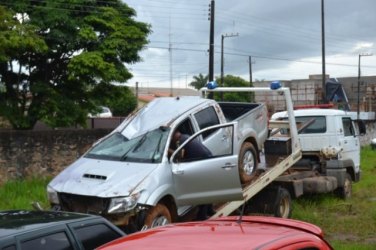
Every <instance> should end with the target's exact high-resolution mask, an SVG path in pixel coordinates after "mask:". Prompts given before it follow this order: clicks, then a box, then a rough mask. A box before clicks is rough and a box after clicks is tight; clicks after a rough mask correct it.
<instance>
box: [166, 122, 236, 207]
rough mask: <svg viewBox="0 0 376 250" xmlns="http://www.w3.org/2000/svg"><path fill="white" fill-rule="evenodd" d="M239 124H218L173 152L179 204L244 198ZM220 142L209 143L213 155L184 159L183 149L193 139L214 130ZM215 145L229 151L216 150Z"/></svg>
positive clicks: (173, 168) (174, 176)
mask: <svg viewBox="0 0 376 250" xmlns="http://www.w3.org/2000/svg"><path fill="white" fill-rule="evenodd" d="M235 129H236V123H228V124H222V125H215V126H211V127H208V128H205V129H203V130H201V131H199V132H197V133H195V134H194V135H193V136H191V137H190V138H188V139H187V140H186V141H185V142H184V143H183V144H182V145H181V146H180V147H179V148H178V149H177V150H176V151H175V152H174V154H173V155H172V173H173V174H172V175H173V181H174V187H175V193H176V197H177V205H197V204H208V203H213V202H222V201H229V200H239V199H242V188H241V184H240V179H239V172H238V155H237V152H235V148H234V146H235V145H237V144H236V143H235V140H236V137H235V131H236V130H235ZM213 131H215V133H213V135H212V136H218V137H219V138H220V140H221V143H220V144H217V145H209V146H207V148H208V149H209V150H210V151H211V152H212V154H213V155H212V157H209V158H205V159H194V160H192V159H184V157H182V158H181V156H182V152H184V150H185V149H186V148H187V145H188V144H189V143H190V142H192V141H193V140H199V139H200V138H202V134H203V133H208V132H213ZM214 147H223V148H225V150H221V152H225V153H220V154H219V153H215V152H218V150H215V148H214Z"/></svg>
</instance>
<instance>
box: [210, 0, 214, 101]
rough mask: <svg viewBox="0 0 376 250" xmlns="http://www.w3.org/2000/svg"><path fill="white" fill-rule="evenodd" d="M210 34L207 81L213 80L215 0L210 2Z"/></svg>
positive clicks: (211, 95) (211, 96) (211, 94)
mask: <svg viewBox="0 0 376 250" xmlns="http://www.w3.org/2000/svg"><path fill="white" fill-rule="evenodd" d="M209 10H210V14H209V20H210V36H209V82H211V81H213V80H214V13H215V2H214V0H211V3H210V9H209ZM209 98H211V99H212V98H213V92H210V94H209Z"/></svg>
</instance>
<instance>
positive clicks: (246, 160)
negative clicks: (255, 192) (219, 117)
mask: <svg viewBox="0 0 376 250" xmlns="http://www.w3.org/2000/svg"><path fill="white" fill-rule="evenodd" d="M257 163H258V162H257V154H256V149H255V147H254V146H253V145H252V143H250V142H245V143H243V145H242V147H241V149H240V153H239V162H238V168H239V177H240V181H241V183H242V184H245V183H248V182H250V181H251V180H252V178H253V177H254V176H253V175H252V174H254V173H255V171H256V169H257Z"/></svg>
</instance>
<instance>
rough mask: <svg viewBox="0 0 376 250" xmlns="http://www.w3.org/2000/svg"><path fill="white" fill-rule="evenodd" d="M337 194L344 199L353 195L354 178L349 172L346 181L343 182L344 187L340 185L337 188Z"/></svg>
mask: <svg viewBox="0 0 376 250" xmlns="http://www.w3.org/2000/svg"><path fill="white" fill-rule="evenodd" d="M336 194H337V195H338V196H339V197H340V198H342V199H344V200H346V199H349V198H350V197H351V195H352V179H351V176H350V175H349V174H346V177H345V183H344V184H343V187H339V188H338V189H337V190H336Z"/></svg>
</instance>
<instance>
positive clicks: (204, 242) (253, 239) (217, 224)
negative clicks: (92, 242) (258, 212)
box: [100, 216, 330, 250]
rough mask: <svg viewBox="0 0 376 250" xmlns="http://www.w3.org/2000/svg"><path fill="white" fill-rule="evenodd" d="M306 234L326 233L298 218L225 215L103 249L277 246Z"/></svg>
mask: <svg viewBox="0 0 376 250" xmlns="http://www.w3.org/2000/svg"><path fill="white" fill-rule="evenodd" d="M304 237H306V238H307V239H309V238H314V239H317V240H319V241H320V239H322V237H323V233H322V230H321V229H320V228H319V227H317V226H314V225H312V224H308V223H305V222H301V221H295V220H288V219H281V218H274V217H258V216H245V217H243V218H242V221H241V222H239V221H238V217H226V218H219V219H213V220H207V221H200V222H188V223H179V224H171V225H167V226H164V227H159V228H154V229H150V230H147V231H143V232H139V233H135V234H131V235H128V236H125V237H123V238H120V239H118V240H115V241H113V242H111V243H108V244H106V245H105V246H103V248H100V249H102V250H104V249H106V250H110V249H111V250H115V249H164V250H168V249H216V250H218V249H278V248H281V247H285V246H288V242H291V240H294V238H295V240H296V239H297V238H302V239H303V238H304ZM295 240H294V241H295ZM311 240H312V239H311ZM327 249H330V248H327Z"/></svg>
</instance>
